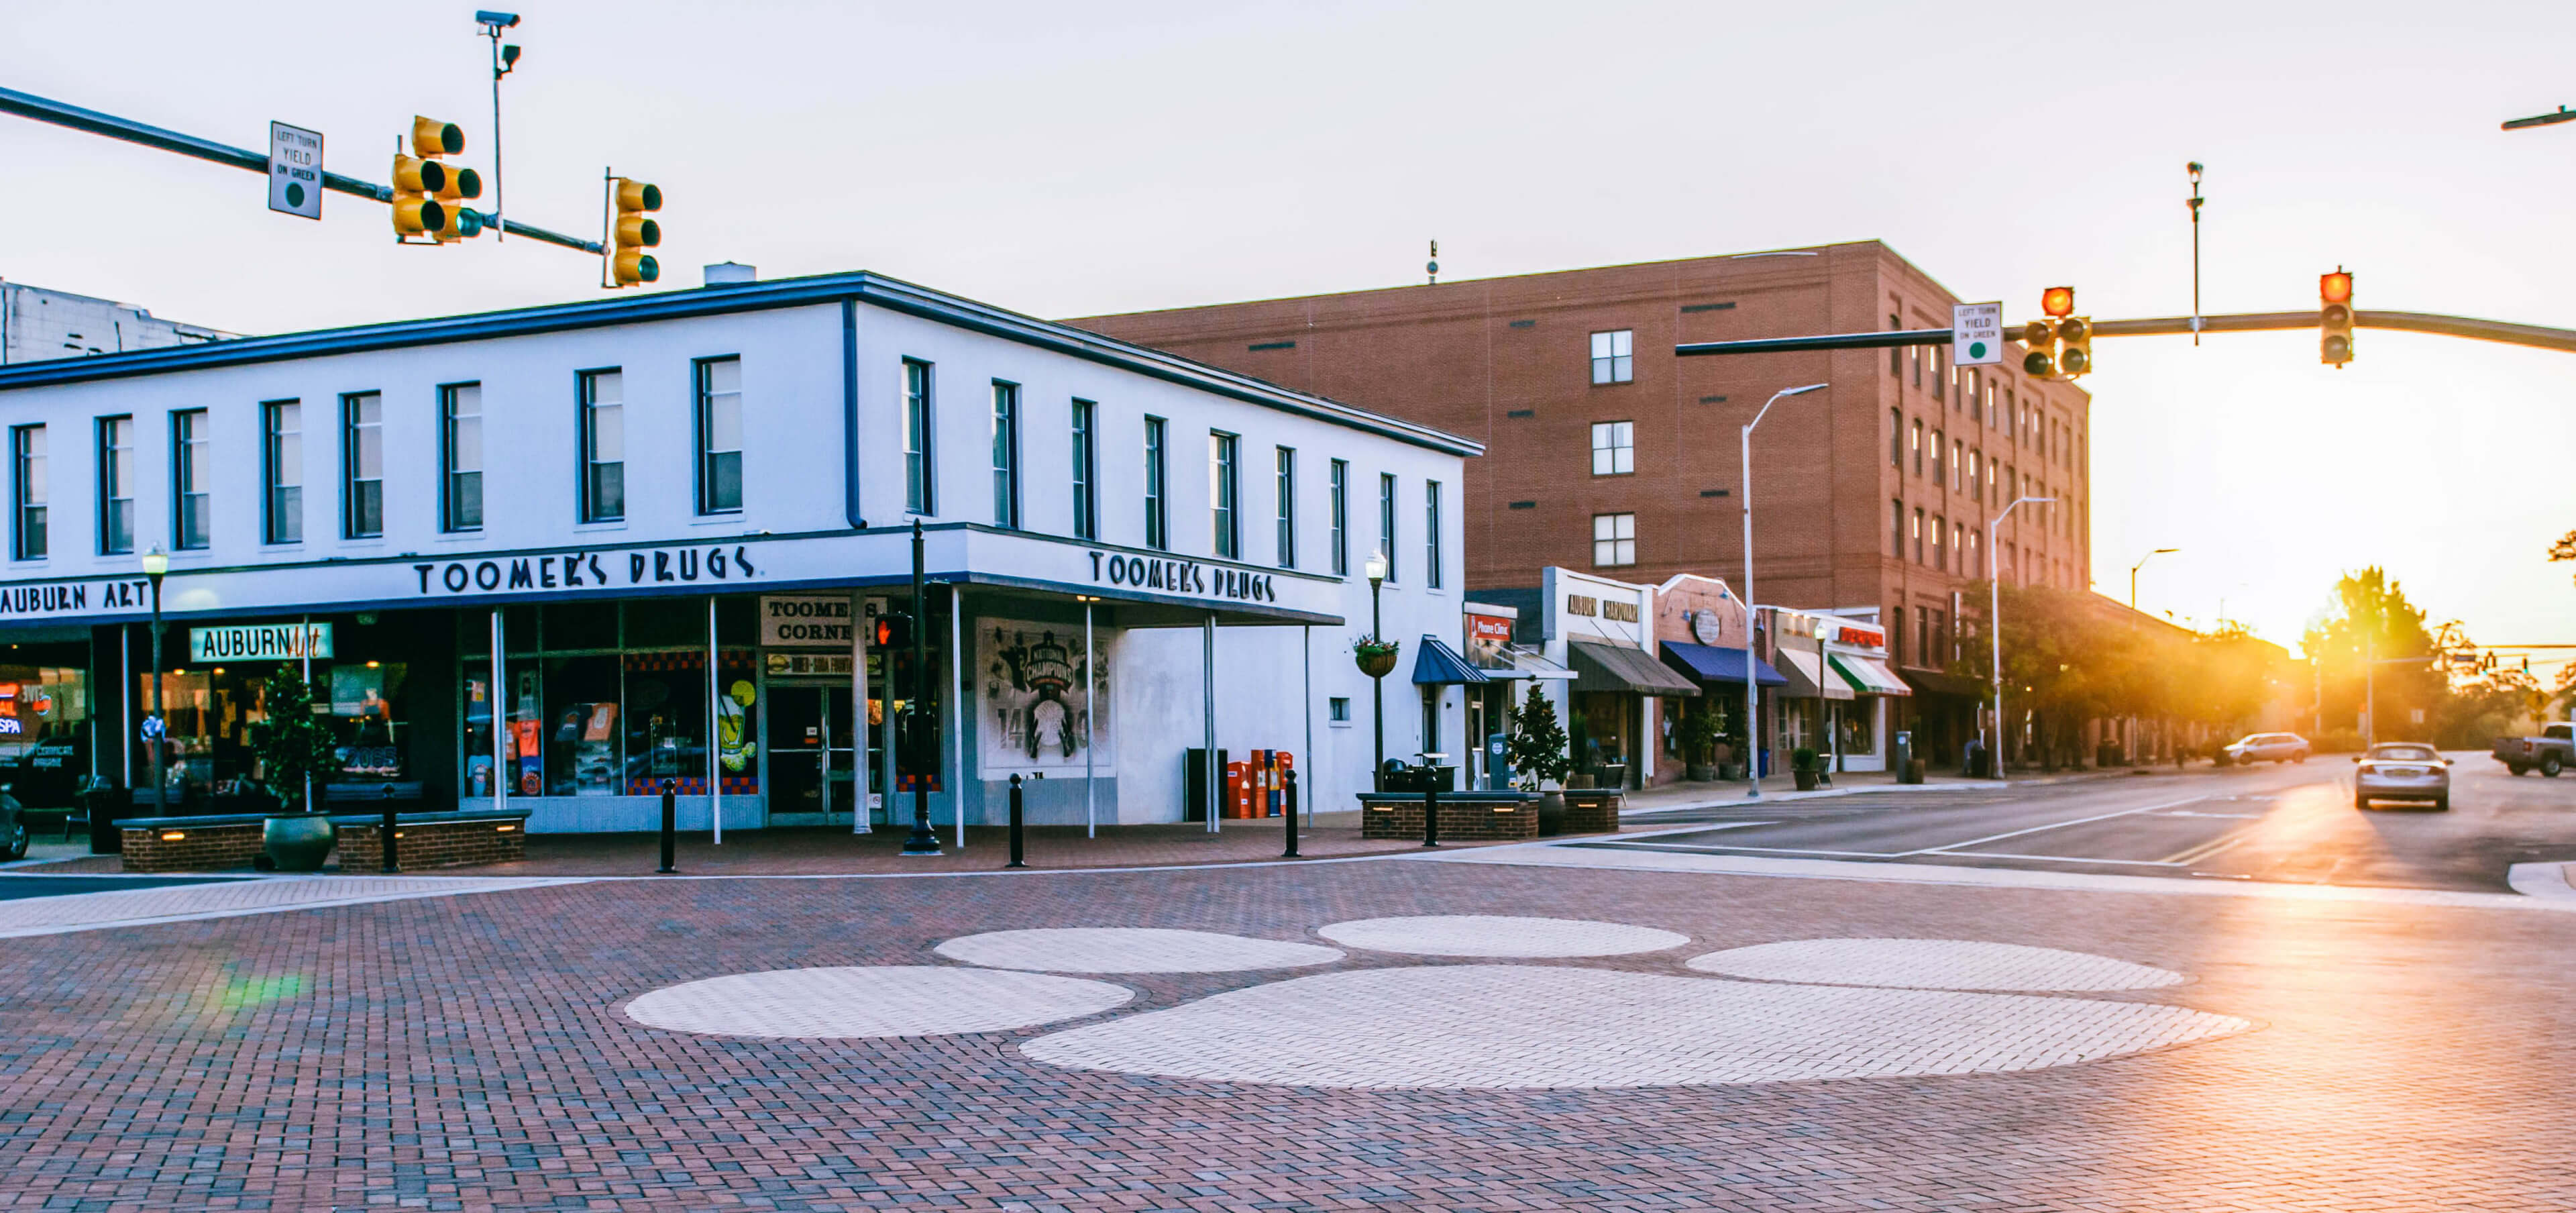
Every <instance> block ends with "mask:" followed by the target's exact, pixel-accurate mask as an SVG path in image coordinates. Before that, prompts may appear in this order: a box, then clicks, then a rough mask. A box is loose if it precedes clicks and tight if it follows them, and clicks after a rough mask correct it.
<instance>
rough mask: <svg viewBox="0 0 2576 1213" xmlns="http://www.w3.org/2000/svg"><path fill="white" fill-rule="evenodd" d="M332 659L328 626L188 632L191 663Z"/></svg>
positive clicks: (288, 625) (279, 625)
mask: <svg viewBox="0 0 2576 1213" xmlns="http://www.w3.org/2000/svg"><path fill="white" fill-rule="evenodd" d="M330 656H331V625H330V624H327V623H246V624H239V625H236V626H232V627H220V628H190V629H188V660H190V661H293V660H295V659H297V658H299V657H321V658H325V659H328V658H329V657H330Z"/></svg>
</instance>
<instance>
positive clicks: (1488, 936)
mask: <svg viewBox="0 0 2576 1213" xmlns="http://www.w3.org/2000/svg"><path fill="white" fill-rule="evenodd" d="M1315 933H1316V934H1318V935H1321V936H1323V937H1324V938H1326V939H1329V940H1332V941H1333V942H1334V943H1337V944H1340V945H1342V946H1343V947H1346V948H1367V949H1368V950H1370V951H1372V952H1402V953H1405V954H1407V955H1411V956H1513V957H1522V958H1527V959H1544V958H1549V957H1562V956H1620V955H1625V954H1627V953H1629V952H1656V951H1661V950H1663V949H1665V948H1677V947H1680V946H1681V945H1683V944H1686V943H1689V942H1690V936H1688V935H1677V934H1674V933H1673V932H1671V931H1659V930H1656V929H1655V928H1653V927H1637V926H1630V925H1628V924H1626V923H1623V922H1590V921H1586V920H1584V919H1580V918H1514V917H1510V916H1507V915H1500V914H1424V915H1416V916H1412V917H1406V918H1361V919H1355V920H1353V921H1350V922H1337V923H1334V924H1333V925H1331V926H1328V927H1321V928H1318V929H1317V930H1316V931H1315Z"/></svg>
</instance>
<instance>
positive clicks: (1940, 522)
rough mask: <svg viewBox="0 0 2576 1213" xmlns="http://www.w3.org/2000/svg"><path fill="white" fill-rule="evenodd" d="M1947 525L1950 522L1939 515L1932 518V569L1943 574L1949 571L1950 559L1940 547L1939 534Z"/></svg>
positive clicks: (1947, 553) (1947, 551) (1946, 552)
mask: <svg viewBox="0 0 2576 1213" xmlns="http://www.w3.org/2000/svg"><path fill="white" fill-rule="evenodd" d="M1949 524H1950V520H1949V519H1946V518H1943V517H1942V516H1940V515H1939V514H1934V515H1933V516H1932V567H1933V568H1936V569H1939V570H1941V571H1942V572H1944V573H1946V572H1949V571H1950V558H1949V550H1948V549H1947V548H1944V547H1943V546H1942V545H1941V532H1942V528H1944V527H1947V526H1948V525H1949Z"/></svg>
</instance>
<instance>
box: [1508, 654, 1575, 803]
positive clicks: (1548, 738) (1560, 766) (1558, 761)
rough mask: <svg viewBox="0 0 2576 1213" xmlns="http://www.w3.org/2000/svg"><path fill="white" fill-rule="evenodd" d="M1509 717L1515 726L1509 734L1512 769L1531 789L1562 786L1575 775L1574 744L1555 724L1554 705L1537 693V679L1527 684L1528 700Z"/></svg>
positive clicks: (1561, 727) (1561, 728)
mask: <svg viewBox="0 0 2576 1213" xmlns="http://www.w3.org/2000/svg"><path fill="white" fill-rule="evenodd" d="M1512 715H1513V723H1514V724H1515V725H1516V726H1517V727H1516V728H1514V729H1513V730H1512V741H1511V747H1512V767H1513V768H1514V769H1516V770H1518V771H1519V772H1520V773H1521V774H1522V775H1524V776H1527V777H1528V778H1529V780H1530V783H1531V785H1532V786H1533V787H1535V786H1536V785H1538V784H1540V783H1542V782H1553V783H1562V782H1564V781H1565V777H1566V776H1567V775H1569V774H1572V773H1573V771H1574V755H1573V742H1572V741H1571V740H1570V739H1568V738H1567V737H1566V735H1565V728H1564V726H1562V725H1559V724H1558V723H1557V722H1556V705H1555V704H1553V703H1550V702H1548V698H1547V696H1545V695H1543V694H1540V693H1539V687H1538V680H1537V679H1535V678H1533V679H1531V680H1530V686H1529V698H1528V700H1527V701H1525V702H1524V703H1522V705H1521V710H1520V711H1518V712H1515V713H1513V714H1512Z"/></svg>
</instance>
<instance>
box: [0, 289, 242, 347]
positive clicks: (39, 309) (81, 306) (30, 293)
mask: <svg viewBox="0 0 2576 1213" xmlns="http://www.w3.org/2000/svg"><path fill="white" fill-rule="evenodd" d="M233 335H234V334H231V333H227V332H222V331H220V330H217V329H210V328H203V327H200V326H198V325H194V324H181V323H179V322H178V321H175V320H163V319H161V318H160V317H158V316H155V315H153V314H152V313H151V312H148V311H146V310H144V309H142V308H140V307H137V306H135V305H133V304H131V303H118V302H116V301H115V300H112V299H94V298H91V297H90V296H88V295H74V294H71V293H69V292H67V291H49V290H46V289H45V288H43V287H40V286H28V285H27V284H25V283H23V282H7V281H0V366H13V365H16V364H18V363H21V362H40V361H43V360H45V359H48V358H87V357H90V356H92V355H95V354H122V353H125V352H127V351H129V350H157V349H166V348H169V347H171V346H176V345H198V344H202V343H204V342H208V341H222V340H224V339H226V338H229V337H232V336H233Z"/></svg>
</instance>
